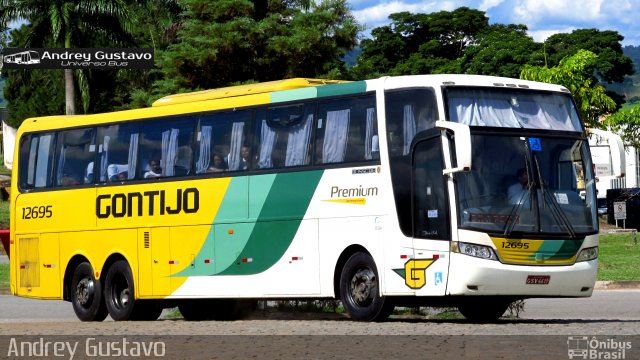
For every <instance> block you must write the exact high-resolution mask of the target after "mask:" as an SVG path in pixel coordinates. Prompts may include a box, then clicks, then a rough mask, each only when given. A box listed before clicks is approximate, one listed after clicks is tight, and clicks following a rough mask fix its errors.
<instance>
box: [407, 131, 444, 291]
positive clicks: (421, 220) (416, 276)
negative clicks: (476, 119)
mask: <svg viewBox="0 0 640 360" xmlns="http://www.w3.org/2000/svg"><path fill="white" fill-rule="evenodd" d="M443 169H444V163H443V151H442V140H441V137H440V131H435V129H434V130H433V131H429V132H428V133H427V135H425V137H423V138H422V139H421V140H420V141H419V142H417V143H416V144H415V146H414V147H413V156H412V171H413V174H412V185H411V186H412V201H411V204H412V212H411V213H412V216H413V221H412V225H413V226H412V228H413V247H414V258H413V259H411V261H413V264H408V265H409V266H408V269H407V270H409V269H411V270H412V276H411V280H413V284H412V285H413V288H414V289H415V290H416V295H418V296H421V295H422V296H425V295H444V294H445V290H446V281H447V275H448V269H449V241H450V238H451V230H450V215H449V207H448V203H449V202H448V200H447V199H448V192H447V187H446V180H445V176H443V172H442V171H443ZM405 267H407V266H405ZM409 279H410V277H409V275H407V282H409ZM407 285H409V284H407Z"/></svg>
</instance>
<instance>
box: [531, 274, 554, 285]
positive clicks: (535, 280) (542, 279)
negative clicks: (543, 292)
mask: <svg viewBox="0 0 640 360" xmlns="http://www.w3.org/2000/svg"><path fill="white" fill-rule="evenodd" d="M549 280H551V276H550V275H529V276H527V285H547V284H549Z"/></svg>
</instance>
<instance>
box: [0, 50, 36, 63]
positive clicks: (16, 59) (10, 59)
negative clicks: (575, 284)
mask: <svg viewBox="0 0 640 360" xmlns="http://www.w3.org/2000/svg"><path fill="white" fill-rule="evenodd" d="M4 62H5V63H13V64H40V54H39V53H38V52H37V51H34V50H28V51H22V52H19V53H15V54H10V55H5V56H4Z"/></svg>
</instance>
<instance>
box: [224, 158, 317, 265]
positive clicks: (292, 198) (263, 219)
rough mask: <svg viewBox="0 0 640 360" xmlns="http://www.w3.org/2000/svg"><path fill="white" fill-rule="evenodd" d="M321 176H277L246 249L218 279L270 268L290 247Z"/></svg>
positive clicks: (306, 173) (314, 173)
mask: <svg viewBox="0 0 640 360" xmlns="http://www.w3.org/2000/svg"><path fill="white" fill-rule="evenodd" d="M322 173H323V171H321V170H319V171H305V172H295V173H284V174H278V175H277V178H276V181H275V182H274V183H273V186H272V187H271V191H270V192H269V195H268V196H267V198H266V201H265V204H264V206H263V208H262V212H261V213H260V217H259V219H258V222H257V223H256V224H255V227H254V228H253V232H252V233H251V236H250V238H249V241H248V242H247V245H246V246H245V247H244V249H242V252H241V253H240V254H239V255H238V256H237V257H236V259H235V262H234V263H233V264H232V265H231V266H229V267H228V268H227V269H225V270H224V271H222V272H220V273H219V275H250V274H258V273H261V272H263V271H265V270H267V269H268V268H270V267H271V266H273V265H274V264H275V263H276V262H277V261H278V260H279V259H280V258H281V257H282V255H283V254H284V253H285V251H286V250H287V249H288V248H289V245H291V242H292V241H293V238H294V236H295V235H296V232H297V231H298V228H299V227H300V223H301V222H302V218H303V217H304V214H305V213H306V212H307V209H308V208H309V203H310V202H311V198H312V197H313V194H314V193H315V191H316V188H317V186H318V183H319V182H320V179H321V178H322Z"/></svg>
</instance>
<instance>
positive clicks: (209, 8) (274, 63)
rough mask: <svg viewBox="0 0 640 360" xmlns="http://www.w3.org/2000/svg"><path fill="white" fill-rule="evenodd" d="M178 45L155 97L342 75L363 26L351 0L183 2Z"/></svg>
mask: <svg viewBox="0 0 640 360" xmlns="http://www.w3.org/2000/svg"><path fill="white" fill-rule="evenodd" d="M181 4H182V5H183V7H184V9H185V10H184V12H183V13H182V18H183V21H182V23H181V27H180V30H178V32H177V37H176V41H175V43H174V44H172V45H170V46H169V47H168V49H167V50H166V51H164V52H162V53H161V54H160V56H159V58H160V68H161V70H162V73H163V75H164V78H163V79H162V80H160V81H157V82H156V83H155V84H154V93H155V95H156V96H160V95H164V94H167V93H171V92H177V91H182V90H184V89H188V90H192V89H207V88H216V87H220V86H226V85H229V84H233V83H242V82H253V81H269V80H277V79H283V78H289V77H296V76H302V77H314V76H319V75H323V74H325V75H327V74H340V73H342V72H343V71H344V66H343V63H342V61H341V60H340V58H341V57H342V56H343V55H344V54H345V53H346V51H347V50H349V49H351V48H352V47H353V46H354V45H355V43H356V36H357V33H358V31H359V30H360V27H359V26H358V25H357V23H356V22H355V20H354V18H353V16H352V15H351V13H350V11H349V9H348V6H347V3H346V0H324V1H321V2H318V3H314V2H295V1H285V0H271V1H253V2H252V1H248V0H218V1H213V2H212V1H207V0H184V1H181Z"/></svg>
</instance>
